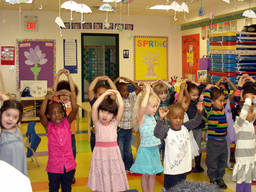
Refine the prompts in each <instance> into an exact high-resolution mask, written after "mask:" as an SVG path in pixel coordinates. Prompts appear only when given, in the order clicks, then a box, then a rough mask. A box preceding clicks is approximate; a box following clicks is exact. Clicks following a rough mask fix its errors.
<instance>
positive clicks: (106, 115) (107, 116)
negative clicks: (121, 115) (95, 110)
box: [99, 110, 114, 125]
mask: <svg viewBox="0 0 256 192" xmlns="http://www.w3.org/2000/svg"><path fill="white" fill-rule="evenodd" d="M113 117H114V114H113V113H110V112H108V111H105V110H99V120H100V122H101V123H102V124H103V125H107V124H109V123H110V121H111V120H112V119H113Z"/></svg>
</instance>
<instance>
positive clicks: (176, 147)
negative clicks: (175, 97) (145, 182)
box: [154, 103, 202, 190]
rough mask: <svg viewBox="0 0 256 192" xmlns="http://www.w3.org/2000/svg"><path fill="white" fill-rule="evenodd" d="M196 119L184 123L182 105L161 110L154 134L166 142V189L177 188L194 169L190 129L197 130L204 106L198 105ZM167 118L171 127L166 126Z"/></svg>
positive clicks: (178, 104)
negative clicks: (165, 120)
mask: <svg viewBox="0 0 256 192" xmlns="http://www.w3.org/2000/svg"><path fill="white" fill-rule="evenodd" d="M198 111H199V113H198V112H196V116H195V118H194V119H192V120H190V121H188V122H186V123H184V113H185V110H184V108H183V107H182V105H181V104H180V103H175V104H173V105H171V106H170V107H169V108H168V110H167V111H165V110H164V109H163V108H160V110H159V114H160V120H159V121H158V122H157V124H156V127H155V130H154V134H155V136H156V137H158V138H160V139H164V140H165V156H164V188H165V190H168V189H169V188H171V187H173V186H175V185H176V184H177V183H179V182H181V181H182V180H185V179H186V174H187V173H188V172H189V171H191V168H192V146H191V141H190V134H189V132H188V129H189V130H191V129H193V128H196V127H197V126H198V125H199V124H200V122H201V120H202V117H201V114H200V113H201V111H202V106H200V105H198ZM165 116H167V120H168V121H169V122H170V126H167V125H164V122H163V119H164V118H165ZM183 123H184V125H183Z"/></svg>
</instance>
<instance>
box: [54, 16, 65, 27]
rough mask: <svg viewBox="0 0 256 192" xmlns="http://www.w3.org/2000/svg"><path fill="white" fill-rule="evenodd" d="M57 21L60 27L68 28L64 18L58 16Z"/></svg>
mask: <svg viewBox="0 0 256 192" xmlns="http://www.w3.org/2000/svg"><path fill="white" fill-rule="evenodd" d="M55 23H57V25H58V26H59V27H61V28H66V27H65V25H64V22H63V20H62V19H61V18H60V17H56V19H55Z"/></svg>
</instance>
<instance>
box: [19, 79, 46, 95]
mask: <svg viewBox="0 0 256 192" xmlns="http://www.w3.org/2000/svg"><path fill="white" fill-rule="evenodd" d="M26 87H29V90H30V94H31V96H32V97H43V96H45V95H46V94H47V81H46V80H42V81H35V80H21V81H20V90H21V91H22V90H24V89H25V88H26Z"/></svg>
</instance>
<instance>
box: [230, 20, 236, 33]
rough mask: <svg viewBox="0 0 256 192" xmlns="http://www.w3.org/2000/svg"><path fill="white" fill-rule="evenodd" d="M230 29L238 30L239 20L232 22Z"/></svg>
mask: <svg viewBox="0 0 256 192" xmlns="http://www.w3.org/2000/svg"><path fill="white" fill-rule="evenodd" d="M230 31H237V20H234V21H231V22H230Z"/></svg>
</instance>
